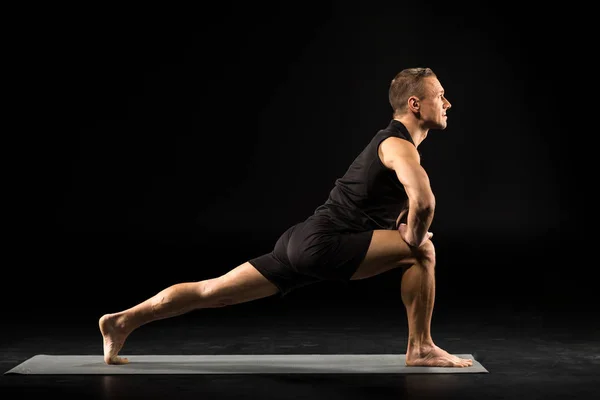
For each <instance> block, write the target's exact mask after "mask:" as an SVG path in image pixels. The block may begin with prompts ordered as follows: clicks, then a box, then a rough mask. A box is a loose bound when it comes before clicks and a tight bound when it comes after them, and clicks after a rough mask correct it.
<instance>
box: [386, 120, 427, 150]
mask: <svg viewBox="0 0 600 400" xmlns="http://www.w3.org/2000/svg"><path fill="white" fill-rule="evenodd" d="M394 119H395V120H396V121H399V122H402V125H404V126H405V127H406V129H407V130H408V133H410V137H411V138H412V140H413V142H415V147H419V145H420V144H421V142H422V141H423V140H425V138H426V137H427V133H428V132H429V129H427V128H425V127H423V126H422V125H421V124H420V122H419V120H418V119H416V118H414V117H413V116H412V115H408V114H407V115H403V116H400V117H395V118H394Z"/></svg>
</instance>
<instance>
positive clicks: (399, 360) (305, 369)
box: [5, 354, 488, 375]
mask: <svg viewBox="0 0 600 400" xmlns="http://www.w3.org/2000/svg"><path fill="white" fill-rule="evenodd" d="M457 355H458V356H459V357H463V358H471V359H473V365H472V366H471V367H465V368H445V367H407V366H406V365H405V358H406V356H405V355H401V354H271V355H265V354H260V355H257V354H244V355H241V354H240V355H123V357H126V358H128V359H129V364H125V365H106V364H105V363H104V360H103V357H102V356H99V355H47V354H38V355H35V356H33V357H31V358H29V359H27V360H25V361H24V362H22V363H21V364H19V365H17V366H16V367H14V368H12V369H11V370H9V371H7V372H5V374H24V375H120V374H134V375H135V374H464V373H488V371H487V370H486V369H485V368H484V367H483V366H482V365H481V364H480V363H479V362H478V361H477V360H475V358H474V357H473V356H472V355H470V354H457Z"/></svg>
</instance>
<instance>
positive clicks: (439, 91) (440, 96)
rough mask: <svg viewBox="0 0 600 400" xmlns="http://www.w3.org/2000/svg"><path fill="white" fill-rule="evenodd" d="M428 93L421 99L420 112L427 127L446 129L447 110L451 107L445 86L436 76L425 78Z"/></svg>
mask: <svg viewBox="0 0 600 400" xmlns="http://www.w3.org/2000/svg"><path fill="white" fill-rule="evenodd" d="M425 86H426V95H425V96H424V97H423V98H421V99H420V104H421V107H420V109H419V112H420V114H421V119H422V120H423V122H424V125H425V127H426V128H427V129H446V126H447V125H448V122H447V118H448V117H447V116H446V111H447V110H448V109H449V108H450V107H451V104H450V102H449V101H448V100H447V99H446V98H445V97H444V88H443V87H442V84H441V83H440V81H438V79H437V78H435V77H428V78H425Z"/></svg>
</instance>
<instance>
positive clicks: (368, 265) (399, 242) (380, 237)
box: [351, 229, 416, 280]
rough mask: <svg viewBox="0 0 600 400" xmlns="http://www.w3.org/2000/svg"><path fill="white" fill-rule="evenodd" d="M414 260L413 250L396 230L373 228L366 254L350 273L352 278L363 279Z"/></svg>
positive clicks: (404, 265)
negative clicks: (352, 272)
mask: <svg viewBox="0 0 600 400" xmlns="http://www.w3.org/2000/svg"><path fill="white" fill-rule="evenodd" d="M415 262H416V258H415V256H414V254H413V250H412V249H411V248H410V247H408V245H407V244H406V242H405V241H404V240H403V239H402V238H401V237H400V232H398V231H397V230H395V229H394V230H374V231H373V237H372V238H371V243H370V244H369V248H368V250H367V254H366V255H365V257H364V258H363V260H362V262H361V263H360V265H359V266H358V268H357V269H356V271H355V272H354V274H353V275H352V278H351V279H352V280H358V279H365V278H369V277H372V276H375V275H379V274H381V273H383V272H386V271H389V270H391V269H394V268H398V267H409V266H411V265H413V264H414V263H415Z"/></svg>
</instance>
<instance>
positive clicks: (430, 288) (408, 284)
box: [352, 230, 473, 367]
mask: <svg viewBox="0 0 600 400" xmlns="http://www.w3.org/2000/svg"><path fill="white" fill-rule="evenodd" d="M399 267H402V268H406V270H405V271H404V274H403V275H402V286H401V295H402V302H403V303H404V306H405V307H406V312H407V318H408V346H407V350H406V364H407V365H410V366H428V367H468V366H471V365H473V360H471V359H463V358H459V357H456V356H454V355H451V354H449V353H448V352H446V351H445V350H442V349H441V348H439V347H437V346H436V345H435V344H434V342H433V339H432V337H431V319H432V315H433V305H434V300H435V248H434V246H433V242H431V241H428V242H426V243H425V244H424V245H422V246H421V247H420V248H419V249H417V250H415V251H414V252H413V251H412V250H411V249H410V248H409V247H408V245H407V244H406V243H405V242H404V240H402V238H401V237H400V234H399V232H398V231H393V230H376V231H374V232H373V238H372V240H371V244H370V246H369V250H368V251H367V255H366V257H365V259H364V260H363V262H362V264H361V265H360V266H359V268H358V269H357V270H356V272H355V273H354V275H353V276H352V279H354V280H356V279H366V278H369V277H372V276H375V275H378V274H381V273H384V272H386V271H389V270H391V269H394V268H399Z"/></svg>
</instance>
